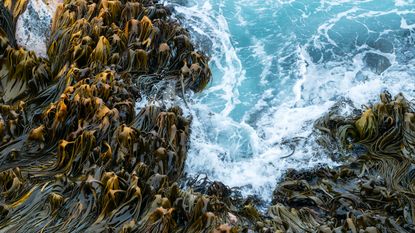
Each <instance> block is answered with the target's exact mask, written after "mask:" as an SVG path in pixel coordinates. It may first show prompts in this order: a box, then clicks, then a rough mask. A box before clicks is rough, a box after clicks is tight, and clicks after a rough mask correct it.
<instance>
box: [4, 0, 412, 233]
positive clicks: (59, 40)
mask: <svg viewBox="0 0 415 233" xmlns="http://www.w3.org/2000/svg"><path fill="white" fill-rule="evenodd" d="M27 5H28V1H25V0H19V1H4V2H2V3H0V24H1V28H0V56H1V57H0V58H1V67H0V77H1V87H2V88H1V105H0V137H1V141H0V181H1V182H0V190H1V193H0V197H1V199H0V231H2V232H249V231H250V230H251V231H255V232H369V233H372V232H412V231H414V220H415V210H414V206H413V205H414V191H415V190H414V171H413V162H414V161H413V154H414V150H415V141H414V140H415V132H414V131H415V126H414V124H415V113H414V109H413V107H412V104H411V102H409V101H407V100H406V99H405V98H404V97H403V96H402V95H397V96H396V97H395V98H392V97H391V95H390V94H389V93H387V92H385V93H382V94H381V98H380V99H381V101H380V103H378V104H375V105H373V106H368V107H367V109H364V111H363V112H359V110H356V111H357V112H356V113H355V114H354V115H352V116H342V115H341V114H340V113H339V112H340V111H339V109H340V108H341V105H336V106H334V107H333V109H332V110H331V111H330V112H329V113H328V114H327V115H326V116H324V117H323V118H321V119H319V120H318V121H317V122H316V123H315V128H316V131H315V132H314V134H315V135H316V136H317V137H318V138H319V142H320V144H321V145H322V147H323V148H326V149H327V151H328V152H327V153H332V155H333V156H332V157H333V159H335V160H339V161H342V162H343V165H342V166H340V167H336V168H328V167H319V168H315V169H314V170H302V171H295V170H290V171H288V172H287V174H286V175H285V176H284V178H283V180H282V181H281V182H280V183H279V184H278V186H277V188H276V189H275V192H274V196H273V201H272V205H271V206H270V207H269V208H268V210H267V211H265V212H262V211H260V210H258V208H257V206H258V205H263V203H261V201H260V200H258V199H256V198H255V197H248V198H242V196H241V194H240V193H239V192H238V189H231V188H229V187H227V186H226V185H224V184H222V183H221V182H218V181H213V182H212V181H210V180H208V179H207V178H201V179H200V177H196V178H194V179H192V178H190V177H183V170H184V164H185V160H186V156H187V151H188V141H189V135H190V131H191V129H190V122H191V119H190V118H189V117H186V115H184V114H183V111H182V109H181V108H180V107H178V106H170V107H167V106H165V105H163V104H153V103H152V102H150V103H148V104H147V105H146V106H144V107H141V108H139V109H138V110H136V109H135V107H134V106H135V105H136V102H137V101H141V100H142V99H144V98H151V99H153V100H155V102H156V100H161V99H163V98H164V97H165V95H166V94H171V93H173V94H174V93H179V95H180V96H182V97H183V98H185V93H186V91H188V90H191V91H194V92H200V91H202V90H203V89H204V88H205V87H206V85H207V84H208V82H209V81H210V78H211V72H210V69H209V67H208V58H207V57H206V56H205V55H203V54H202V53H200V52H198V51H196V50H195V48H194V45H193V44H192V42H191V40H190V39H189V37H190V36H189V34H188V32H187V31H186V30H185V29H183V28H182V27H181V26H180V25H179V24H178V23H177V22H176V21H174V20H173V19H172V17H171V14H170V11H169V9H168V8H166V7H164V6H163V5H161V4H159V3H158V2H157V1H146V0H142V1H128V0H120V1H119V0H112V1H108V0H65V1H64V2H63V4H61V5H59V6H58V8H57V10H56V13H55V16H54V18H53V22H52V25H51V35H50V39H49V44H48V51H47V55H48V56H47V58H42V57H39V56H37V54H36V53H35V52H33V51H28V50H26V49H24V48H22V47H19V46H18V45H17V44H16V39H15V35H14V33H15V30H16V27H15V24H16V20H17V18H18V17H19V15H20V14H22V12H24V10H25V8H26V6H27ZM187 104H189V103H187ZM276 120H278V119H276ZM200 156H204V155H203V154H201V155H200ZM182 179H184V180H186V181H184V182H183V181H182ZM180 183H181V184H183V183H186V184H187V188H186V189H185V188H181V187H180V186H181V185H180ZM261 207H263V206H261Z"/></svg>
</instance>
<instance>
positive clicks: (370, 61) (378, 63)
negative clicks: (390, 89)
mask: <svg viewBox="0 0 415 233" xmlns="http://www.w3.org/2000/svg"><path fill="white" fill-rule="evenodd" d="M363 61H364V62H365V64H366V66H367V67H369V69H370V70H371V71H372V72H374V73H376V74H379V75H380V74H382V73H383V72H384V71H385V70H386V69H388V68H389V67H390V66H391V65H392V64H391V63H390V61H389V59H388V58H386V57H385V56H382V55H379V54H376V53H367V54H366V55H365V57H364V58H363Z"/></svg>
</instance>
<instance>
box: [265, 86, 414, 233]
mask: <svg viewBox="0 0 415 233" xmlns="http://www.w3.org/2000/svg"><path fill="white" fill-rule="evenodd" d="M380 99H381V102H380V103H377V104H375V105H373V106H372V107H368V108H367V109H366V110H365V111H364V112H363V113H362V114H360V115H359V116H357V117H355V118H347V117H339V116H338V115H336V114H334V112H335V110H336V109H333V111H332V112H330V113H329V114H328V115H327V116H325V117H323V118H321V119H320V120H319V121H317V122H316V127H317V128H318V129H320V130H321V131H322V132H323V133H322V140H323V141H325V142H329V143H328V144H338V145H339V147H342V148H343V150H348V151H349V152H351V153H349V154H350V156H351V157H350V158H348V159H347V161H348V162H347V163H346V164H345V165H342V166H340V167H338V168H335V169H330V168H327V167H321V168H317V169H315V170H312V171H295V170H292V171H290V172H288V174H287V175H286V177H285V178H284V180H283V182H281V183H280V184H279V185H278V187H277V189H276V190H275V193H274V200H273V202H274V203H275V204H276V206H275V207H273V209H271V213H270V214H271V215H275V216H278V219H280V221H279V222H277V224H279V226H280V228H281V229H284V230H291V231H293V232H306V231H320V232H332V230H334V232H368V233H372V232H414V231H415V225H414V223H415V222H414V221H415V206H414V204H415V170H414V165H415V163H414V162H415V161H414V156H415V154H414V149H415V112H414V109H413V108H412V106H411V103H410V102H408V101H407V100H406V99H405V98H404V97H403V96H402V95H397V96H396V97H395V98H394V99H392V98H391V96H390V95H389V94H388V93H383V94H381V98H380ZM290 208H291V209H290Z"/></svg>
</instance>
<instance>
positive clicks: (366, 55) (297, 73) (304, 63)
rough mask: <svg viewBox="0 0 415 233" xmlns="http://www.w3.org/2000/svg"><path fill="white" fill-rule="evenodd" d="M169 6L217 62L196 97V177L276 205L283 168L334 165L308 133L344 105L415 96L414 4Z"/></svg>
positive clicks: (298, 1)
mask: <svg viewBox="0 0 415 233" xmlns="http://www.w3.org/2000/svg"><path fill="white" fill-rule="evenodd" d="M166 4H170V5H173V6H174V9H175V10H174V12H175V15H176V17H177V18H178V19H179V20H180V21H181V22H182V24H184V25H185V26H186V27H187V28H188V29H189V31H190V32H191V35H192V37H193V40H194V41H195V42H196V44H197V45H198V46H199V48H200V49H201V50H203V51H205V52H206V53H208V54H209V55H210V56H211V62H210V65H211V68H212V72H213V81H212V83H211V84H210V86H209V88H208V89H207V90H206V91H204V92H203V93H201V94H197V95H194V96H192V97H191V98H192V103H191V104H190V105H191V109H190V113H191V114H192V115H193V116H194V118H193V123H192V136H191V137H192V138H191V145H190V153H189V155H188V159H187V168H186V171H187V173H188V174H190V175H196V174H200V173H205V174H207V175H208V176H209V178H210V179H214V180H219V181H221V182H223V183H225V184H226V185H229V186H232V187H233V186H240V187H242V190H243V194H245V195H249V194H256V195H259V196H260V197H262V198H263V199H265V200H269V198H270V196H271V194H272V191H273V189H274V187H275V184H276V183H277V182H278V178H280V177H281V175H282V174H284V171H286V169H288V168H297V169H299V168H310V167H313V166H316V165H317V164H328V165H330V166H334V165H335V163H334V162H332V161H331V160H330V159H329V158H328V157H327V155H325V154H324V153H323V152H322V150H320V148H319V147H318V145H317V144H316V143H315V142H314V138H313V137H312V135H311V133H312V130H313V122H314V121H315V120H316V119H318V118H319V117H320V116H322V115H323V114H324V113H326V112H327V111H328V109H329V108H330V107H331V106H333V104H335V103H336V102H337V101H339V100H341V99H344V98H346V99H350V100H352V101H353V103H354V105H355V106H356V107H360V106H361V105H367V104H370V102H372V101H374V100H376V99H377V98H378V95H379V94H380V93H381V91H383V90H388V91H389V92H390V93H391V94H392V95H395V94H398V93H399V92H403V93H404V94H405V96H406V97H407V98H409V99H411V98H413V97H414V96H415V91H414V90H415V82H414V80H413V77H414V73H415V69H414V65H415V59H414V58H415V47H414V42H415V37H414V32H415V31H414V29H415V14H414V13H415V3H414V2H413V1H402V0H400V1H383V0H382V1H380V0H372V1H371V0H366V1H354V0H335V1H334V0H330V1H324V0H321V1H310V0H290V1H288V0H287V1H283V0H280V1H274V0H272V1H269V0H266V1H259V0H249V1H247V0H235V1H219V0H203V1H199V0H193V1H174V3H172V2H171V1H169V2H166ZM345 114H347V109H345ZM288 142H291V143H288ZM293 142H295V143H293ZM293 145H296V146H295V149H294V150H293Z"/></svg>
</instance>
